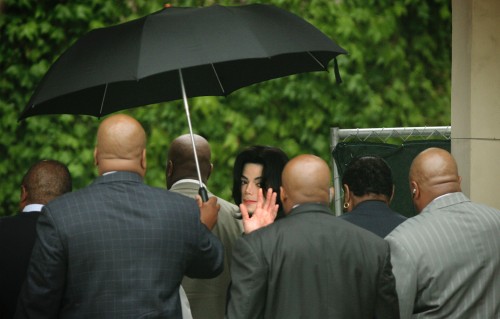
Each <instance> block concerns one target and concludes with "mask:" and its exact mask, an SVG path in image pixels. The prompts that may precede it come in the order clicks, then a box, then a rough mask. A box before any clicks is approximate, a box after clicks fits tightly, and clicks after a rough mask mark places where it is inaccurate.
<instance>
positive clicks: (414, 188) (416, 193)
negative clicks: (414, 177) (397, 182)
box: [410, 181, 420, 198]
mask: <svg viewBox="0 0 500 319" xmlns="http://www.w3.org/2000/svg"><path fill="white" fill-rule="evenodd" d="M410 191H411V197H412V198H418V197H420V189H419V187H418V184H417V182H415V181H411V182H410Z"/></svg>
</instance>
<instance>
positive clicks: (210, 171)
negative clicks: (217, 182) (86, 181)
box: [207, 163, 214, 181]
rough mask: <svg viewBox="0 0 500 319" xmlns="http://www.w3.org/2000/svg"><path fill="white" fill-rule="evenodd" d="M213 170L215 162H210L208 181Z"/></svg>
mask: <svg viewBox="0 0 500 319" xmlns="http://www.w3.org/2000/svg"><path fill="white" fill-rule="evenodd" d="M213 170H214V164H212V163H210V169H209V170H208V174H207V181H208V179H209V178H210V175H212V171H213Z"/></svg>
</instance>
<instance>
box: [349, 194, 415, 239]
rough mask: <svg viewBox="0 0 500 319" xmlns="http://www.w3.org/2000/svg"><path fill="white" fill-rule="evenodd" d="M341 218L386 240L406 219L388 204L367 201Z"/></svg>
mask: <svg viewBox="0 0 500 319" xmlns="http://www.w3.org/2000/svg"><path fill="white" fill-rule="evenodd" d="M339 217H340V218H342V219H344V220H347V221H349V222H351V223H353V224H355V225H357V226H359V227H362V228H364V229H366V230H369V231H371V232H372V233H374V234H376V235H378V236H380V237H382V238H385V236H387V235H389V233H390V232H391V231H392V230H393V229H394V228H396V227H397V226H398V225H399V224H401V223H402V222H404V221H405V220H406V217H405V216H403V215H400V214H398V213H396V212H395V211H393V210H392V209H391V208H390V207H389V206H387V204H385V203H384V202H382V201H378V200H366V201H364V202H361V203H359V204H358V206H356V207H355V208H354V209H353V210H352V211H351V212H349V213H345V214H343V215H341V216H339Z"/></svg>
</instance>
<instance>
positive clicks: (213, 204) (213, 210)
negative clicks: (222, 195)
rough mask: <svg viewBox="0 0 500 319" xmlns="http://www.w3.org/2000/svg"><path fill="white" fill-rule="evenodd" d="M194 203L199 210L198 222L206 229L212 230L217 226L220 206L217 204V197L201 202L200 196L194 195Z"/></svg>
mask: <svg viewBox="0 0 500 319" xmlns="http://www.w3.org/2000/svg"><path fill="white" fill-rule="evenodd" d="M196 202H197V203H198V207H199V208H200V220H201V222H202V223H203V224H205V226H207V228H208V229H210V230H212V228H214V226H215V224H217V216H219V209H220V205H219V204H217V197H215V196H213V197H210V198H209V199H208V201H206V202H203V201H202V200H201V197H200V195H196Z"/></svg>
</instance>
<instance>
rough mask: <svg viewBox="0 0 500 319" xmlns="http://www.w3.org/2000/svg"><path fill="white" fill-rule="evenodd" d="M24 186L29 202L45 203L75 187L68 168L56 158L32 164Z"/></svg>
mask: <svg viewBox="0 0 500 319" xmlns="http://www.w3.org/2000/svg"><path fill="white" fill-rule="evenodd" d="M22 186H23V187H24V188H25V189H26V192H27V195H28V198H27V201H28V203H31V204H43V205H45V204H47V203H48V202H49V201H51V200H52V199H54V198H56V197H58V196H60V195H62V194H64V193H68V192H71V190H72V188H73V185H72V180H71V174H70V172H69V170H68V168H67V167H66V165H64V164H63V163H61V162H59V161H56V160H42V161H39V162H36V163H35V164H34V165H32V166H31V167H30V169H29V170H28V171H27V172H26V174H25V175H24V177H23V180H22Z"/></svg>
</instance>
